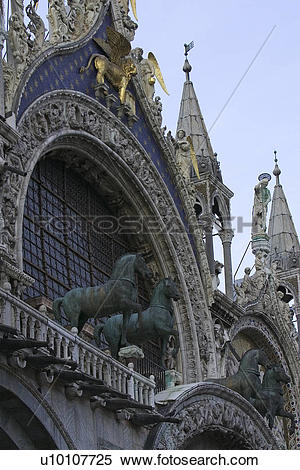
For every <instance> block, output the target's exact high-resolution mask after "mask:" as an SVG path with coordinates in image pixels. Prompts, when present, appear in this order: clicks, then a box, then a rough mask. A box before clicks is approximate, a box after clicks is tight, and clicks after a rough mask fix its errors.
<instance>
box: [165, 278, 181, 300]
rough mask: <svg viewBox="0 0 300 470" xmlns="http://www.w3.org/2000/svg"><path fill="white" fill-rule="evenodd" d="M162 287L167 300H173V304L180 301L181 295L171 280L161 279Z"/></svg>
mask: <svg viewBox="0 0 300 470" xmlns="http://www.w3.org/2000/svg"><path fill="white" fill-rule="evenodd" d="M163 287H164V292H165V295H166V297H168V298H169V299H173V300H174V301H175V302H177V300H179V299H180V297H181V295H180V293H179V290H178V287H177V285H176V283H175V281H173V279H171V278H169V277H167V278H165V279H163Z"/></svg>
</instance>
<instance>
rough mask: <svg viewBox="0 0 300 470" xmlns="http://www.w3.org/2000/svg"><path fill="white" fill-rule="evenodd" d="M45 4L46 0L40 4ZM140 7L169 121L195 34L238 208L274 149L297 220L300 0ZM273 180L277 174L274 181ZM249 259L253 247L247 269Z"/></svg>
mask: <svg viewBox="0 0 300 470" xmlns="http://www.w3.org/2000/svg"><path fill="white" fill-rule="evenodd" d="M27 3H28V2H27V1H26V0H25V5H26V4H27ZM46 5H47V1H46V0H40V6H39V9H38V11H39V12H40V13H41V12H42V11H43V10H44V11H45V8H46ZM137 13H138V18H139V28H138V30H137V32H136V39H135V41H134V43H133V47H137V46H140V47H142V48H143V49H144V52H145V55H146V54H147V53H148V52H149V51H152V52H154V54H155V55H156V57H157V59H158V61H159V63H160V66H161V70H162V72H163V75H164V78H165V82H166V84H167V87H168V90H169V93H170V96H169V97H168V96H166V95H164V93H163V91H162V90H161V89H160V87H159V85H157V94H159V95H160V96H161V97H162V100H163V105H164V109H163V116H164V123H163V125H167V127H168V129H171V130H172V132H173V134H175V131H176V124H177V116H178V112H179V104H180V99H181V93H182V87H183V82H184V77H185V76H184V73H183V72H182V66H183V62H184V48H183V45H184V43H189V42H191V41H194V42H195V48H194V49H193V50H192V51H191V53H190V55H189V60H190V63H191V65H192V67H193V70H192V73H191V79H192V81H193V82H194V87H195V89H196V93H197V95H198V99H199V103H200V107H201V110H202V113H203V116H204V119H205V122H206V125H207V127H208V129H210V128H211V127H212V126H213V127H212V128H211V131H210V137H211V142H212V146H213V149H214V151H215V152H217V153H218V158H219V160H220V162H221V169H222V174H223V180H224V183H225V184H226V185H227V186H228V187H229V188H230V189H231V190H232V191H233V192H234V193H235V196H234V198H233V199H232V215H233V216H234V217H238V216H242V217H243V218H244V220H245V222H250V221H251V210H252V204H253V187H254V185H255V184H256V183H257V176H258V175H259V174H260V173H262V172H269V173H271V174H272V171H273V168H274V163H273V150H274V149H276V150H277V152H278V159H279V165H280V168H281V170H282V175H281V182H282V184H283V186H284V190H285V193H286V196H287V199H288V202H289V205H290V209H291V211H292V215H293V218H294V222H295V225H296V228H298V229H299V227H300V211H299V196H298V191H299V187H300V185H299V170H300V164H299V154H300V142H299V121H300V117H299V109H300V94H299V86H300V63H299V54H300V24H299V17H300V2H299V1H298V0H288V1H285V2H284V1H282V0H227V1H224V0H209V1H204V0H185V1H181V0H151V1H147V0H137ZM267 38H268V39H267ZM255 56H257V57H256V59H255ZM254 59H255V60H254ZM253 60H254V62H253ZM252 62H253V63H252ZM251 63H252V65H251ZM250 65H251V66H250ZM249 67H250V69H249V71H248V72H247V69H248V68H249ZM244 75H245V76H244ZM243 76H244V78H243ZM242 78H243V80H242V81H241V83H240V84H239V82H240V80H241V79H242ZM238 84H239V86H238V87H237V85H238ZM236 87H237V89H236ZM235 89H236V91H235V92H234V90H235ZM233 92H234V93H233ZM232 93H233V96H232V98H231V99H230V100H229V98H230V96H231V95H232ZM228 100H229V102H228V104H227V105H226V106H225V109H224V110H223V112H222V114H221V115H220V116H219V114H220V112H221V111H222V109H223V108H224V105H225V104H226V103H227V101H228ZM218 116H219V118H218ZM217 118H218V120H217V122H215V120H216V119H217ZM273 185H274V177H273V179H272V182H271V184H270V189H272V187H273ZM269 210H270V206H269ZM233 228H235V229H236V222H235V221H234V222H233ZM249 240H250V228H246V229H245V230H244V231H243V233H236V235H235V238H234V241H233V268H234V271H235V268H236V267H237V265H238V263H239V261H240V258H241V256H242V254H243V251H244V249H245V248H246V246H247V244H248V241H249ZM252 264H253V257H252V255H251V256H250V255H249V256H248V257H247V258H246V260H245V262H244V263H243V265H242V269H243V268H244V267H245V266H247V265H250V266H252ZM241 273H242V271H241V272H240V274H241ZM237 277H240V276H237Z"/></svg>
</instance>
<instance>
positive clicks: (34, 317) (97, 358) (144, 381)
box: [0, 289, 155, 406]
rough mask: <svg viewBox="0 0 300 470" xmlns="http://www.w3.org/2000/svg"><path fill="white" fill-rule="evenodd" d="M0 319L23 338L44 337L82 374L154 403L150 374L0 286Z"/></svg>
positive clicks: (150, 403)
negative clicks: (88, 341) (146, 374)
mask: <svg viewBox="0 0 300 470" xmlns="http://www.w3.org/2000/svg"><path fill="white" fill-rule="evenodd" d="M0 323H2V324H5V325H8V326H11V327H14V328H16V329H17V330H19V331H20V332H21V333H22V335H24V337H26V338H31V339H36V340H38V341H48V344H49V346H50V347H51V348H52V349H53V351H54V353H55V355H56V357H58V358H61V359H71V360H73V361H76V362H77V363H78V368H79V369H80V370H81V371H82V372H84V373H85V374H88V375H90V376H91V377H94V378H96V379H100V380H103V381H104V382H105V383H106V384H107V385H108V386H110V387H112V388H114V389H115V390H117V391H119V392H122V393H125V394H128V395H130V396H131V397H132V398H134V399H135V400H137V401H138V402H139V403H142V404H145V405H151V406H154V389H155V382H154V377H153V376H151V377H150V378H149V379H148V378H147V377H144V376H142V375H141V374H139V373H137V372H135V371H134V370H133V364H129V367H126V366H124V365H123V364H121V363H120V362H118V361H116V360H115V359H113V358H112V357H110V356H109V355H107V354H105V353H104V352H102V351H101V350H100V349H98V348H97V347H95V346H93V345H92V344H89V343H87V342H86V341H84V340H83V339H81V338H80V337H79V336H77V335H74V334H72V333H71V332H69V331H68V330H66V329H65V328H64V327H62V326H61V325H59V324H58V323H56V322H55V321H53V320H51V319H50V318H48V317H47V316H45V315H44V314H43V313H41V312H39V311H38V310H36V309H34V308H33V307H31V306H29V305H28V304H26V303H25V302H23V301H21V300H19V299H17V298H16V297H14V296H12V295H11V294H10V293H8V292H6V291H4V290H2V289H0Z"/></svg>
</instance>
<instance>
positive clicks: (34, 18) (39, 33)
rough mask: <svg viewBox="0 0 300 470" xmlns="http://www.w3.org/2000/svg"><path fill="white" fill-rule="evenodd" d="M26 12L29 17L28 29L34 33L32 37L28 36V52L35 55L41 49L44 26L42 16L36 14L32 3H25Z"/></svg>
mask: <svg viewBox="0 0 300 470" xmlns="http://www.w3.org/2000/svg"><path fill="white" fill-rule="evenodd" d="M26 14H27V16H28V18H29V19H30V22H29V23H28V29H29V31H30V32H31V33H32V34H33V35H34V39H31V38H29V46H30V49H31V50H30V52H31V55H36V54H38V53H40V52H41V51H42V49H43V46H44V41H45V31H46V28H45V24H44V22H43V20H42V18H41V17H40V16H39V15H38V14H37V12H36V10H35V8H34V5H33V4H32V3H30V4H29V5H27V7H26Z"/></svg>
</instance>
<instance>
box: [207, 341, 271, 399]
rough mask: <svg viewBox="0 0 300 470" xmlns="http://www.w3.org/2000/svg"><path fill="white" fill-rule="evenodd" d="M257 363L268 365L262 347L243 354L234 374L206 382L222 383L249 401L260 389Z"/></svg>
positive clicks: (255, 396)
mask: <svg viewBox="0 0 300 470" xmlns="http://www.w3.org/2000/svg"><path fill="white" fill-rule="evenodd" d="M259 364H260V365H262V366H264V367H267V366H268V364H269V360H268V358H267V356H266V354H265V352H264V351H263V350H262V349H249V351H246V352H245V354H244V355H243V357H242V359H241V362H240V366H239V370H238V371H237V373H236V374H234V375H232V376H230V377H226V379H208V380H207V382H214V383H218V384H221V385H224V386H225V387H228V388H230V389H231V390H234V391H235V392H238V393H239V394H240V395H242V396H243V397H244V398H246V400H248V401H250V398H253V399H255V398H257V394H258V393H260V392H261V390H262V384H261V381H260V372H259V368H258V365H259Z"/></svg>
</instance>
